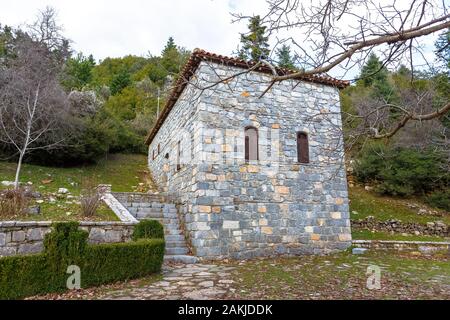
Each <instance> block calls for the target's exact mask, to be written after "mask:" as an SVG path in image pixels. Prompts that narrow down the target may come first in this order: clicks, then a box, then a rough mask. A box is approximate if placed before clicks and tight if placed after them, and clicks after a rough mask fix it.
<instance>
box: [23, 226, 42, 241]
mask: <svg viewBox="0 0 450 320" xmlns="http://www.w3.org/2000/svg"><path fill="white" fill-rule="evenodd" d="M43 238H44V235H43V232H42V229H41V228H32V229H28V231H27V239H28V240H30V241H37V240H43Z"/></svg>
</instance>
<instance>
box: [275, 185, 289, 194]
mask: <svg viewBox="0 0 450 320" xmlns="http://www.w3.org/2000/svg"><path fill="white" fill-rule="evenodd" d="M275 192H276V193H278V194H289V188H288V187H286V186H277V187H275Z"/></svg>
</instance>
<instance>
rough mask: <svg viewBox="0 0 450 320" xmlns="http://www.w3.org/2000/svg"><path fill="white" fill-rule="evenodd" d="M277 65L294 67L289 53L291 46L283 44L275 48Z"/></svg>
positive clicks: (287, 67)
mask: <svg viewBox="0 0 450 320" xmlns="http://www.w3.org/2000/svg"><path fill="white" fill-rule="evenodd" d="M277 58H278V66H279V67H281V68H286V69H296V67H295V63H294V57H292V55H291V48H290V47H289V46H288V45H285V44H284V45H283V46H282V47H281V48H280V49H278V50H277Z"/></svg>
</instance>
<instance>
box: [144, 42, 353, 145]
mask: <svg viewBox="0 0 450 320" xmlns="http://www.w3.org/2000/svg"><path fill="white" fill-rule="evenodd" d="M201 61H209V62H213V63H218V64H225V65H227V66H232V67H237V68H244V69H250V68H251V67H253V66H254V65H255V64H256V62H254V61H245V60H242V59H239V58H233V57H227V56H222V55H218V54H215V53H211V52H207V51H205V50H201V49H195V50H194V51H193V52H192V54H191V56H190V57H189V60H188V62H187V63H186V65H185V66H184V68H183V70H182V71H181V74H180V76H179V78H178V80H177V82H176V83H175V86H174V89H173V90H172V92H171V93H170V95H169V97H168V99H167V102H166V105H165V106H164V108H163V110H162V112H161V114H160V116H159V117H158V119H157V120H156V123H155V125H154V127H153V128H152V129H151V131H150V133H149V135H148V136H147V138H146V140H145V143H146V144H147V145H149V144H150V143H151V142H152V140H153V138H154V137H155V136H156V134H157V133H158V130H159V129H160V128H161V126H162V124H163V123H164V121H165V120H166V118H167V116H168V115H169V113H170V111H171V110H172V108H173V106H174V105H175V103H176V101H177V100H178V98H179V97H180V95H181V93H182V92H183V90H184V88H185V87H186V85H187V84H188V83H189V80H190V78H191V77H192V76H193V75H194V73H195V71H196V70H197V67H198V66H199V65H200V62H201ZM255 72H262V73H270V74H272V69H271V68H270V67H268V66H265V65H264V66H261V67H258V68H257V69H255ZM276 72H277V73H278V75H287V74H293V73H295V72H296V71H295V70H289V69H284V68H276ZM298 80H302V81H308V82H314V83H320V84H325V85H330V86H334V87H337V88H340V89H343V88H345V87H347V86H348V85H349V82H348V81H343V80H337V79H334V78H331V77H329V76H322V75H320V76H319V75H308V76H301V77H299V78H298Z"/></svg>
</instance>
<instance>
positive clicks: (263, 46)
mask: <svg viewBox="0 0 450 320" xmlns="http://www.w3.org/2000/svg"><path fill="white" fill-rule="evenodd" d="M266 28H267V27H266V26H263V25H262V22H261V17H260V16H254V17H252V18H250V23H249V25H248V29H249V32H248V33H247V34H241V44H242V48H241V50H240V51H239V54H238V55H239V58H241V59H244V60H248V59H251V60H253V61H259V60H260V59H267V58H268V57H269V54H270V50H269V37H268V36H266Z"/></svg>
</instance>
